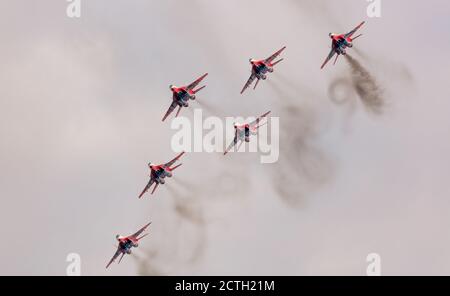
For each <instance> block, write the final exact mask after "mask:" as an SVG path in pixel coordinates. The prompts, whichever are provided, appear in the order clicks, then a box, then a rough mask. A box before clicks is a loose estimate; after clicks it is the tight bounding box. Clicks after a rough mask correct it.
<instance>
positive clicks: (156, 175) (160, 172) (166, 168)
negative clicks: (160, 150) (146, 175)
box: [139, 152, 184, 198]
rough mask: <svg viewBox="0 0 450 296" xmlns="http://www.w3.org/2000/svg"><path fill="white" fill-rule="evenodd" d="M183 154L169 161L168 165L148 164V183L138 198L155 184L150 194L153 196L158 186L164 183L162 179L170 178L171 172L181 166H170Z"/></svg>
mask: <svg viewBox="0 0 450 296" xmlns="http://www.w3.org/2000/svg"><path fill="white" fill-rule="evenodd" d="M183 154H184V152H181V153H180V154H178V156H177V157H175V158H174V159H172V160H171V161H169V162H168V163H165V164H160V165H154V164H152V163H149V164H148V167H149V168H150V180H149V181H148V183H147V185H146V186H145V188H144V190H143V191H142V193H141V194H140V195H139V198H141V197H142V196H143V195H144V194H145V193H146V192H147V191H148V190H149V189H150V187H151V186H152V185H153V183H156V185H155V187H154V188H153V191H152V193H151V194H153V193H154V192H155V190H156V188H157V187H158V185H159V184H164V183H165V180H164V178H166V177H169V178H170V177H172V171H173V170H175V169H176V168H178V167H179V166H181V165H182V164H181V163H180V164H179V165H176V166H174V167H172V166H173V165H174V164H175V162H176V161H177V160H179V159H180V157H181V156H182V155H183Z"/></svg>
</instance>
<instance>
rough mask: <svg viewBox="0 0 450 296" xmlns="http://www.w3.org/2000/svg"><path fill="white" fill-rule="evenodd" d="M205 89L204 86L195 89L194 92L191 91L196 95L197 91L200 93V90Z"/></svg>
mask: <svg viewBox="0 0 450 296" xmlns="http://www.w3.org/2000/svg"><path fill="white" fill-rule="evenodd" d="M205 87H206V85H203V86H202V87H200V88H197V89H196V90H193V91H192V92H193V93H194V94H196V93H198V92H199V91H201V90H202V89H204V88H205Z"/></svg>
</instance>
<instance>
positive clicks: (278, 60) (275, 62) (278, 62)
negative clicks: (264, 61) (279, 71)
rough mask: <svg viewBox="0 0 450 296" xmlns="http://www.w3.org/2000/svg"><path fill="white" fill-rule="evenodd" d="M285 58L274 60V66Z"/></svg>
mask: <svg viewBox="0 0 450 296" xmlns="http://www.w3.org/2000/svg"><path fill="white" fill-rule="evenodd" d="M283 60H284V59H279V60H278V61H276V62H274V63H273V64H272V66H275V65H276V64H278V63H279V62H282V61H283Z"/></svg>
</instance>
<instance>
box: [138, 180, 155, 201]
mask: <svg viewBox="0 0 450 296" xmlns="http://www.w3.org/2000/svg"><path fill="white" fill-rule="evenodd" d="M153 182H155V179H153V178H151V177H150V180H149V181H148V183H147V185H146V186H145V188H144V190H142V192H141V194H139V198H141V197H142V196H143V195H144V194H145V193H146V192H147V191H148V190H149V189H150V187H152V185H153Z"/></svg>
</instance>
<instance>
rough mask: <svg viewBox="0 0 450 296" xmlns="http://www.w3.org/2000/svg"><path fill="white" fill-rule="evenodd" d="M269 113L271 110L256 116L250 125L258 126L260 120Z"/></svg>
mask: <svg viewBox="0 0 450 296" xmlns="http://www.w3.org/2000/svg"><path fill="white" fill-rule="evenodd" d="M269 114H270V111H269V112H266V113H264V114H263V115H261V116H260V117H258V118H256V119H255V120H254V121H252V122H250V123H249V124H248V125H249V126H251V127H255V126H257V125H258V124H259V122H260V121H261V120H262V119H263V118H265V117H267V115H269Z"/></svg>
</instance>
